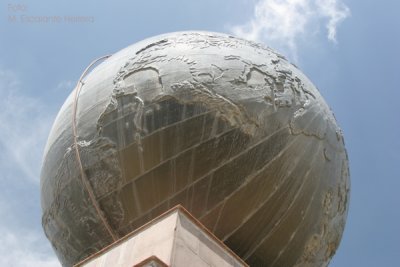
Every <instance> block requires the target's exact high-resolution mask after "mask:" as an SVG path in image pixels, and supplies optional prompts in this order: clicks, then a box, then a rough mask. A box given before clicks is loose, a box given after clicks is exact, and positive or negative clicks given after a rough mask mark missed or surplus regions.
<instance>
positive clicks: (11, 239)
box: [0, 229, 60, 267]
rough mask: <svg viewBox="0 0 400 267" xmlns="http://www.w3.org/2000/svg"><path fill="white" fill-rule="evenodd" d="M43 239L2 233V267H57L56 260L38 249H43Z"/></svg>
mask: <svg viewBox="0 0 400 267" xmlns="http://www.w3.org/2000/svg"><path fill="white" fill-rule="evenodd" d="M0 232H3V231H1V229H0ZM43 241H44V240H43V239H41V238H40V237H39V236H38V235H37V233H35V232H33V231H32V232H30V231H21V232H20V233H18V235H16V233H15V232H7V231H4V233H2V235H1V236H0V242H1V246H0V257H1V259H0V263H1V265H2V266H12V267H26V266H30V267H59V266H60V264H59V263H58V261H57V259H56V258H55V257H54V256H49V255H48V252H47V251H45V249H43V251H40V249H38V248H39V247H43V244H42V243H43Z"/></svg>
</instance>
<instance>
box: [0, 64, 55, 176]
mask: <svg viewBox="0 0 400 267" xmlns="http://www.w3.org/2000/svg"><path fill="white" fill-rule="evenodd" d="M21 86H22V84H21V82H20V80H19V79H18V77H17V75H16V74H15V73H14V72H12V71H10V70H5V69H2V68H0V108H1V112H0V147H1V148H2V149H1V151H0V158H1V159H2V161H1V162H0V167H1V169H2V170H3V171H4V170H8V171H10V172H13V171H18V172H22V173H23V177H22V178H26V179H27V180H28V181H30V182H34V183H38V181H39V171H40V165H41V158H42V155H41V154H42V150H43V147H44V144H45V141H46V138H47V135H48V132H49V130H50V127H51V123H52V120H53V114H48V110H46V106H45V105H44V103H42V102H41V101H40V100H39V99H38V98H35V97H32V96H29V95H27V94H23V93H22V91H21ZM3 159H6V160H3ZM3 174H4V173H3Z"/></svg>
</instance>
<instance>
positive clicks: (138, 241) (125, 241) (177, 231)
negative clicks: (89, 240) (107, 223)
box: [76, 205, 248, 267]
mask: <svg viewBox="0 0 400 267" xmlns="http://www.w3.org/2000/svg"><path fill="white" fill-rule="evenodd" d="M102 266H118V267H125V266H126V267H131V266H137V267H150V266H151V267H165V266H171V267H186V266H197V267H203V266H204V267H208V266H219V267H246V266H248V265H247V264H246V263H244V261H242V260H241V259H240V258H239V257H238V256H237V255H236V254H234V253H233V252H232V251H231V250H230V249H229V248H228V247H227V246H226V245H224V243H222V241H220V240H219V239H217V238H216V237H215V236H214V235H213V234H212V233H211V232H209V231H208V230H207V229H206V228H205V227H204V226H203V225H202V224H201V223H200V222H199V221H198V220H197V219H195V218H194V217H193V216H192V215H191V214H190V213H189V212H188V211H186V210H185V209H184V208H183V207H182V206H179V205H178V206H176V207H174V208H172V209H170V210H169V211H167V212H166V213H164V214H162V215H160V216H159V217H157V218H155V219H154V220H152V221H150V222H149V223H147V224H145V225H143V226H142V227H141V228H139V229H137V230H136V231H133V232H132V233H130V234H128V235H126V236H125V237H123V238H121V239H120V240H118V241H116V242H115V243H113V244H111V245H110V246H108V247H106V248H104V249H103V250H101V251H99V252H98V253H95V254H94V255H92V256H90V257H89V258H87V259H86V260H84V261H83V262H81V263H78V264H77V265H76V267H102Z"/></svg>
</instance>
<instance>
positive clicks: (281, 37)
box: [230, 0, 350, 58]
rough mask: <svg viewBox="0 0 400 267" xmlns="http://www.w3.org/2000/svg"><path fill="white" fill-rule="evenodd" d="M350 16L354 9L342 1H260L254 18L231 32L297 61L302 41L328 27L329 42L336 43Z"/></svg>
mask: <svg viewBox="0 0 400 267" xmlns="http://www.w3.org/2000/svg"><path fill="white" fill-rule="evenodd" d="M349 15H350V9H349V8H348V7H347V6H346V5H344V4H343V3H342V2H341V1H340V0H259V1H258V2H257V3H256V5H255V7H254V14H253V17H252V18H251V19H250V20H249V21H247V22H246V23H244V24H242V25H236V26H233V27H231V29H230V30H231V31H232V33H233V34H235V35H237V36H240V37H243V38H245V39H250V40H254V41H257V42H265V43H267V44H268V45H270V46H274V47H275V48H277V49H279V50H282V51H285V52H289V53H290V56H291V57H293V58H296V57H297V43H298V41H299V39H305V38H309V37H312V35H313V34H314V33H315V32H316V31H318V28H319V26H320V25H321V24H322V23H325V26H326V28H327V31H328V32H327V37H328V39H329V40H330V41H333V42H336V29H337V27H338V25H339V24H340V23H341V22H342V21H343V20H344V19H346V18H347V17H348V16H349Z"/></svg>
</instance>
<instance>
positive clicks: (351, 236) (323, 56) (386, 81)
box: [0, 0, 400, 267]
mask: <svg viewBox="0 0 400 267" xmlns="http://www.w3.org/2000/svg"><path fill="white" fill-rule="evenodd" d="M0 3H1V4H0V218H1V220H0V244H1V246H0V266H15V267H20V266H28V265H29V266H33V267H36V266H44V267H47V266H59V264H58V262H57V260H56V258H55V256H54V254H53V252H52V250H51V248H50V246H49V244H48V242H47V240H46V239H45V237H44V235H43V233H42V229H41V209H40V201H39V199H40V194H39V174H40V166H41V159H42V153H43V148H44V145H45V142H46V139H47V135H48V132H49V130H50V127H51V124H52V122H53V120H54V118H55V116H56V113H57V111H58V109H59V108H60V107H61V105H62V103H63V102H64V100H65V99H66V97H67V96H68V95H69V93H70V92H71V90H72V89H73V87H74V85H75V82H76V80H77V79H78V78H79V76H80V74H81V72H82V70H83V69H84V68H85V67H86V66H87V65H88V63H89V62H91V61H92V60H93V59H95V58H97V57H100V56H102V55H105V54H109V53H114V52H116V51H118V50H120V49H122V48H124V47H126V46H128V45H130V44H132V43H135V42H137V41H139V40H141V39H144V38H146V37H150V36H153V35H156V34H161V33H165V32H172V31H181V30H209V31H217V32H226V33H232V34H238V35H241V36H243V37H246V38H251V39H254V40H257V41H259V42H263V43H265V44H267V45H269V46H271V47H273V48H275V49H277V50H279V51H281V52H283V53H284V54H286V55H287V56H288V57H289V58H290V59H291V60H292V61H293V62H295V63H296V65H298V66H299V67H300V68H301V69H302V70H303V72H304V73H305V74H306V75H307V76H308V77H309V78H310V79H311V80H312V81H313V82H314V84H315V85H316V86H317V87H318V88H319V90H320V91H321V93H322V95H323V96H324V97H325V99H326V101H327V102H328V103H329V105H330V106H331V108H332V110H333V111H334V113H335V115H336V118H337V120H338V122H339V125H340V126H341V128H342V129H343V132H344V135H345V141H346V147H347V150H348V153H349V158H350V173H351V183H352V187H351V202H350V211H349V215H348V220H347V225H346V229H345V233H344V236H343V239H342V243H341V245H340V247H339V250H338V251H337V254H336V256H335V257H334V259H333V261H332V263H331V265H330V266H331V267H339V266H363V267H368V266H374V267H376V266H385V267H391V266H398V260H399V256H400V208H399V207H398V206H399V205H400V193H399V190H400V154H399V151H400V102H399V99H400V85H399V82H398V79H399V76H400V74H399V70H400V68H399V62H400V52H399V48H400V16H399V10H400V1H398V0H382V1H376V0H363V1H357V0H342V1H339V0H230V1H222V0H202V1H183V0H180V1H179V0H174V1H172V0H171V1H162V0H147V1H123V0H116V1H102V2H100V1H94V0H84V1H66V0H58V1H50V0H43V1H37V0H36V1H28V0H21V1H14V0H8V1H7V0H1V2H0ZM13 16H15V20H13ZM43 16H47V17H53V18H52V19H53V20H51V19H50V18H48V20H47V21H43V20H41V21H40V20H39V19H40V18H41V17H43ZM65 16H69V18H66V17H65ZM77 16H81V17H84V18H85V19H84V21H77V22H73V21H72V18H71V17H77ZM55 17H56V18H58V20H56V18H55ZM42 19H43V18H42Z"/></svg>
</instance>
